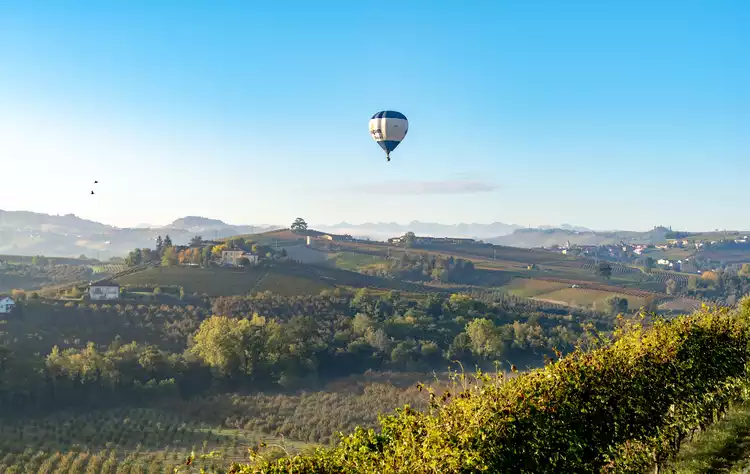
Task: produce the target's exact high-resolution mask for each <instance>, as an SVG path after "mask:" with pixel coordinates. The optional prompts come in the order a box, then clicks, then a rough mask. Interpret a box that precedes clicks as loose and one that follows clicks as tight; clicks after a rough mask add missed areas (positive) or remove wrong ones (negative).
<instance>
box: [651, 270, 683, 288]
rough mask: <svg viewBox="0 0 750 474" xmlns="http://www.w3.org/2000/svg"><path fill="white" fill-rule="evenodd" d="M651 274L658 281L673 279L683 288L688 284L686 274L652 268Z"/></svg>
mask: <svg viewBox="0 0 750 474" xmlns="http://www.w3.org/2000/svg"><path fill="white" fill-rule="evenodd" d="M651 276H652V277H653V278H654V279H655V280H656V281H658V282H659V283H663V284H666V283H667V282H668V281H669V280H674V282H675V283H677V287H678V288H684V287H686V286H687V285H688V276H687V275H682V274H680V273H671V272H664V271H659V270H653V271H652V272H651Z"/></svg>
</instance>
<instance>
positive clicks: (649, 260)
mask: <svg viewBox="0 0 750 474" xmlns="http://www.w3.org/2000/svg"><path fill="white" fill-rule="evenodd" d="M643 266H644V267H645V269H646V272H648V273H650V272H651V270H653V268H654V259H653V258H651V257H646V261H645V262H644V265H643Z"/></svg>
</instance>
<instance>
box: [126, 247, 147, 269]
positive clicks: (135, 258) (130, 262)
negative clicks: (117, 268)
mask: <svg viewBox="0 0 750 474" xmlns="http://www.w3.org/2000/svg"><path fill="white" fill-rule="evenodd" d="M142 262H143V253H142V252H141V249H134V250H131V251H130V252H129V253H128V256H127V257H125V265H127V266H129V267H135V266H137V265H140V264H141V263H142Z"/></svg>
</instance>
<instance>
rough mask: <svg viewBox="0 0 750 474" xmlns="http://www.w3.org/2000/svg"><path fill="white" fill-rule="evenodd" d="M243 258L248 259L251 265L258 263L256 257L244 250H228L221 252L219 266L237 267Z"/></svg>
mask: <svg viewBox="0 0 750 474" xmlns="http://www.w3.org/2000/svg"><path fill="white" fill-rule="evenodd" d="M243 258H246V259H248V261H249V262H250V263H251V264H256V263H258V256H257V255H255V254H252V253H249V252H245V251H244V250H238V249H230V250H222V251H221V264H222V265H232V266H235V267H236V266H239V265H240V260H242V259H243Z"/></svg>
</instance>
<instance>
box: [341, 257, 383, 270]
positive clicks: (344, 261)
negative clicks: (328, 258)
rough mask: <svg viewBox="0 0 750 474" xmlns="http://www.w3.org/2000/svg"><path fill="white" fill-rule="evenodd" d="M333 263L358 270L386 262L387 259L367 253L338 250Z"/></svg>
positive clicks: (347, 268)
mask: <svg viewBox="0 0 750 474" xmlns="http://www.w3.org/2000/svg"><path fill="white" fill-rule="evenodd" d="M333 263H334V264H335V265H336V267H337V268H342V269H344V270H349V271H357V270H360V269H362V268H366V267H370V266H373V265H379V264H384V263H385V260H383V259H382V258H380V257H377V256H375V255H367V254H362V253H355V252H338V253H336V254H335V256H334V257H333Z"/></svg>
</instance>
